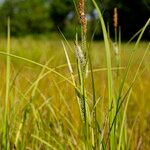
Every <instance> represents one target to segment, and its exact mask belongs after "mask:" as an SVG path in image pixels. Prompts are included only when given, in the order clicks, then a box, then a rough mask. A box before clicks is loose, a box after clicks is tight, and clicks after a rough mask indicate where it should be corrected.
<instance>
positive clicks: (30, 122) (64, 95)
mask: <svg viewBox="0 0 150 150" xmlns="http://www.w3.org/2000/svg"><path fill="white" fill-rule="evenodd" d="M0 41H1V42H0V43H1V45H0V49H1V50H3V51H4V50H5V49H6V45H7V42H6V39H4V38H2V39H1V40H0ZM69 44H70V46H71V47H72V49H74V43H73V41H70V42H69ZM89 44H90V43H89ZM10 45H11V52H10V53H11V54H13V55H14V56H20V57H21V58H27V60H22V59H21V58H15V57H13V56H12V57H10V62H11V63H10V83H9V85H10V86H9V98H8V99H9V102H8V107H9V115H8V123H9V142H10V147H11V148H10V149H12V148H13V147H14V144H15V145H16V146H17V147H18V149H84V148H83V147H84V140H83V139H84V138H83V133H82V131H81V130H82V119H81V116H80V110H79V106H78V102H77V99H76V96H75V95H76V93H75V89H74V86H73V85H72V84H70V82H68V80H69V81H71V76H70V73H69V69H68V65H67V60H66V56H65V53H64V49H63V45H62V39H59V40H49V39H46V38H45V39H41V38H39V39H38V38H37V39H36V38H32V37H26V38H25V37H24V38H12V39H11V44H10ZM90 45H91V46H90V50H89V53H90V56H91V62H92V66H93V71H92V72H93V78H94V82H95V97H96V98H95V99H96V101H97V104H96V108H97V122H98V124H99V126H100V128H101V129H100V130H102V131H103V130H105V132H107V122H108V112H107V111H108V110H107V107H108V100H107V99H108V95H107V94H108V92H107V91H108V90H107V75H106V74H107V68H106V62H105V46H104V42H103V41H97V42H92V44H90ZM134 45H135V43H134V42H133V43H130V44H126V43H122V45H121V66H120V69H119V72H120V74H121V75H122V74H123V73H124V72H125V68H126V65H127V63H128V60H129V56H130V55H131V52H132V49H133V47H134ZM147 45H148V42H141V43H140V44H139V46H138V49H137V51H136V53H135V55H134V57H135V58H134V61H133V62H132V65H131V68H130V70H129V75H128V77H127V79H126V82H125V86H124V89H123V93H126V90H128V88H129V87H130V84H131V82H132V81H133V79H134V77H135V74H136V71H137V68H138V67H139V64H140V62H141V60H142V57H143V55H144V53H145V50H146V48H147ZM66 49H67V51H68V55H69V57H70V62H71V64H72V68H73V71H74V76H75V80H77V66H76V57H75V54H74V52H73V51H72V50H71V49H70V48H69V47H67V46H66ZM111 54H112V57H111V59H112V73H113V78H114V80H118V79H116V78H117V69H116V67H115V52H114V50H113V48H111ZM0 58H1V62H0V68H1V69H0V74H1V82H0V91H1V92H0V97H1V103H0V105H1V107H0V111H1V113H0V131H1V133H2V131H3V125H4V124H3V123H4V109H5V108H4V106H5V105H4V99H5V89H6V82H7V81H6V56H5V55H3V54H1V55H0ZM149 59H150V55H149V53H148V54H147V55H146V56H145V58H144V61H143V62H142V65H141V67H140V69H139V74H140V75H139V76H138V78H137V79H136V81H135V83H134V85H133V87H132V91H131V94H130V97H129V102H128V107H127V110H126V111H127V112H126V119H125V127H126V129H127V133H126V134H127V135H126V142H127V143H128V144H129V143H130V147H129V149H145V150H146V149H149V146H150V145H149V143H150V138H149V136H148V135H150V126H149V124H150V119H149V118H150V114H149V110H150V102H149V100H150V94H149V89H150V84H149V80H150V69H149V68H150V67H149ZM28 60H31V61H33V62H37V63H38V64H35V63H33V62H30V61H28ZM39 64H41V66H40V65H39ZM42 65H43V66H42ZM49 68H50V69H52V70H55V71H56V72H57V73H58V74H57V73H55V72H53V71H52V70H50V69H49ZM90 72H91V71H90V70H89V71H88V77H87V78H86V81H85V82H86V90H87V93H88V97H89V102H88V103H89V106H92V103H93V102H92V99H93V98H92V95H93V93H92V85H91V76H90ZM59 74H61V75H62V76H60V75H59ZM114 84H116V85H115V86H114V87H115V88H116V89H114V91H117V88H118V87H117V86H118V85H117V83H116V81H115V83H114ZM125 104H126V103H124V104H123V107H124V106H125ZM92 109H93V108H92V107H91V115H92V112H93V110H92ZM99 132H100V131H99ZM101 134H105V136H106V135H107V133H101ZM101 134H100V135H101ZM1 139H2V134H1ZM105 140H106V139H105ZM1 141H2V140H1ZM127 143H126V144H127ZM1 144H2V143H1ZM128 144H127V145H126V146H127V147H128Z"/></svg>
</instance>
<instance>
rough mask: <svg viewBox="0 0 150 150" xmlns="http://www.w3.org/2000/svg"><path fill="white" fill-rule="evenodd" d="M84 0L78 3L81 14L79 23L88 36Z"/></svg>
mask: <svg viewBox="0 0 150 150" xmlns="http://www.w3.org/2000/svg"><path fill="white" fill-rule="evenodd" d="M84 5H85V4H84V0H79V2H78V13H79V21H80V24H81V26H82V28H83V32H84V33H85V34H86V32H87V19H86V16H85V13H84Z"/></svg>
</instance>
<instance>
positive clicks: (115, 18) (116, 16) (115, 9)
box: [113, 7, 118, 29]
mask: <svg viewBox="0 0 150 150" xmlns="http://www.w3.org/2000/svg"><path fill="white" fill-rule="evenodd" d="M113 23H114V28H115V29H117V27H118V11H117V7H115V8H114V16H113Z"/></svg>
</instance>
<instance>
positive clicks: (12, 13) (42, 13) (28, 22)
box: [0, 0, 150, 39]
mask: <svg viewBox="0 0 150 150" xmlns="http://www.w3.org/2000/svg"><path fill="white" fill-rule="evenodd" d="M96 1H97V3H98V6H99V7H100V9H101V10H102V13H103V16H104V20H105V22H106V23H107V24H109V27H110V32H111V36H112V37H113V35H114V30H113V10H114V8H115V7H117V9H118V16H119V26H120V27H121V29H122V33H123V34H122V35H123V38H124V39H129V38H130V37H131V36H133V35H134V34H135V33H136V32H137V31H138V30H140V28H142V27H143V26H144V24H145V22H146V21H147V20H148V18H149V14H150V7H149V0H138V1H132V2H131V1H130V0H126V1H122V0H120V1H115V0H103V1H101V0H96ZM77 2H78V0H63V2H62V1H61V0H5V1H4V2H3V3H1V5H0V21H1V24H0V33H1V35H2V34H5V33H6V29H7V17H8V16H9V17H10V18H11V22H12V23H11V35H12V36H23V35H28V34H51V33H52V32H56V31H58V28H60V29H61V30H62V31H63V33H64V34H65V35H66V36H67V37H69V38H72V39H73V38H74V37H75V32H76V31H78V30H79V24H78V21H77V20H78V16H77V12H76V9H75V6H74V3H77ZM85 6H86V14H88V29H89V30H88V35H89V37H91V35H92V34H93V32H95V38H96V39H99V38H100V37H102V32H100V31H101V29H100V27H101V24H100V23H99V20H98V18H97V17H96V16H95V15H96V14H95V13H96V12H95V11H94V8H95V7H94V6H93V4H92V1H91V0H86V4H85ZM137 8H138V9H137ZM69 13H70V15H71V16H70V18H68V15H69ZM144 37H145V38H149V37H150V34H149V29H147V31H146V32H145V34H144Z"/></svg>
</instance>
